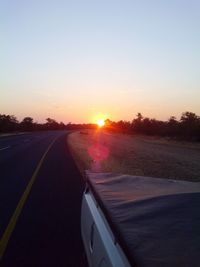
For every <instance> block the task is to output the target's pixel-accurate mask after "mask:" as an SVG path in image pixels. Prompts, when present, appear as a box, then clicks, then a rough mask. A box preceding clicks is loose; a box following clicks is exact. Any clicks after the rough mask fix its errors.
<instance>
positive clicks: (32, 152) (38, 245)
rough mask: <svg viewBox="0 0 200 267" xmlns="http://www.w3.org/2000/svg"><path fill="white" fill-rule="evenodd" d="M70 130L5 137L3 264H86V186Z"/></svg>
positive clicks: (0, 146)
mask: <svg viewBox="0 0 200 267" xmlns="http://www.w3.org/2000/svg"><path fill="white" fill-rule="evenodd" d="M66 136H67V133H66V132H63V131H59V132H43V133H30V134H24V135H15V136H10V137H1V138H0V238H1V239H0V258H1V261H0V266H3V267H5V266H9V267H13V266H20V267H23V266H28V267H29V266H34V267H37V266H38V267H40V266H42V267H43V266H56V267H57V266H58V267H59V266H67V267H83V266H84V267H85V266H86V263H85V262H84V249H83V245H82V241H81V234H80V209H81V196H82V192H83V189H84V184H83V180H82V177H81V176H80V173H79V172H78V170H77V168H76V166H75V163H74V161H73V159H72V157H71V155H70V153H69V150H68V147H67V144H66Z"/></svg>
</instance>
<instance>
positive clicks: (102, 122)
mask: <svg viewBox="0 0 200 267" xmlns="http://www.w3.org/2000/svg"><path fill="white" fill-rule="evenodd" d="M97 125H98V126H99V127H103V126H104V125H105V121H104V120H103V119H99V120H97Z"/></svg>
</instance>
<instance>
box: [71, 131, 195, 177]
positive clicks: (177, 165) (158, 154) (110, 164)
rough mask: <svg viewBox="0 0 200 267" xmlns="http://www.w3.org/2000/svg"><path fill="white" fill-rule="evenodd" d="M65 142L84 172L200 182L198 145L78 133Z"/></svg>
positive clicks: (164, 140) (94, 133)
mask: <svg viewBox="0 0 200 267" xmlns="http://www.w3.org/2000/svg"><path fill="white" fill-rule="evenodd" d="M68 143H69V146H70V148H71V151H72V153H73V155H74V158H75V160H76V162H77V165H78V166H79V168H80V169H81V171H84V170H85V169H89V170H92V171H100V172H114V173H123V174H131V175H141V176H151V177H159V178H171V179H179V180H188V181H200V144H197V143H187V142H175V141H170V140H167V139H164V138H156V137H146V136H130V135H123V134H111V133H109V132H104V131H103V130H98V131H92V130H88V131H80V132H74V133H72V134H70V135H69V137H68Z"/></svg>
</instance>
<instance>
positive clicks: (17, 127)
mask: <svg viewBox="0 0 200 267" xmlns="http://www.w3.org/2000/svg"><path fill="white" fill-rule="evenodd" d="M93 128H96V124H92V123H88V124H74V123H71V122H69V123H68V124H64V123H63V122H57V121H56V120H54V119H51V118H47V119H46V122H45V123H37V122H34V120H33V118H31V117H25V118H24V119H23V120H22V121H21V122H19V121H18V120H17V118H16V117H15V116H14V115H5V114H0V133H12V132H32V131H46V130H78V129H93Z"/></svg>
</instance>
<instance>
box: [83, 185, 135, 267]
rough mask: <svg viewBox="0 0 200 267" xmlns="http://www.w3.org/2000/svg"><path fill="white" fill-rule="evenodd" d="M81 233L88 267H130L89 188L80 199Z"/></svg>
mask: <svg viewBox="0 0 200 267" xmlns="http://www.w3.org/2000/svg"><path fill="white" fill-rule="evenodd" d="M81 233H82V239H83V243H84V247H85V252H86V256H87V260H88V264H89V266H90V267H131V265H130V264H129V262H128V259H127V257H126V255H125V254H124V252H123V250H122V248H121V247H120V245H119V243H118V242H117V240H116V238H115V236H114V235H113V232H112V230H111V228H110V226H109V224H108V222H107V220H106V218H105V216H104V214H103V212H102V210H101V208H100V206H99V205H98V203H97V201H96V200H95V198H94V196H93V194H92V192H91V190H90V189H89V188H88V189H87V190H86V191H85V192H84V194H83V199H82V210H81Z"/></svg>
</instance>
